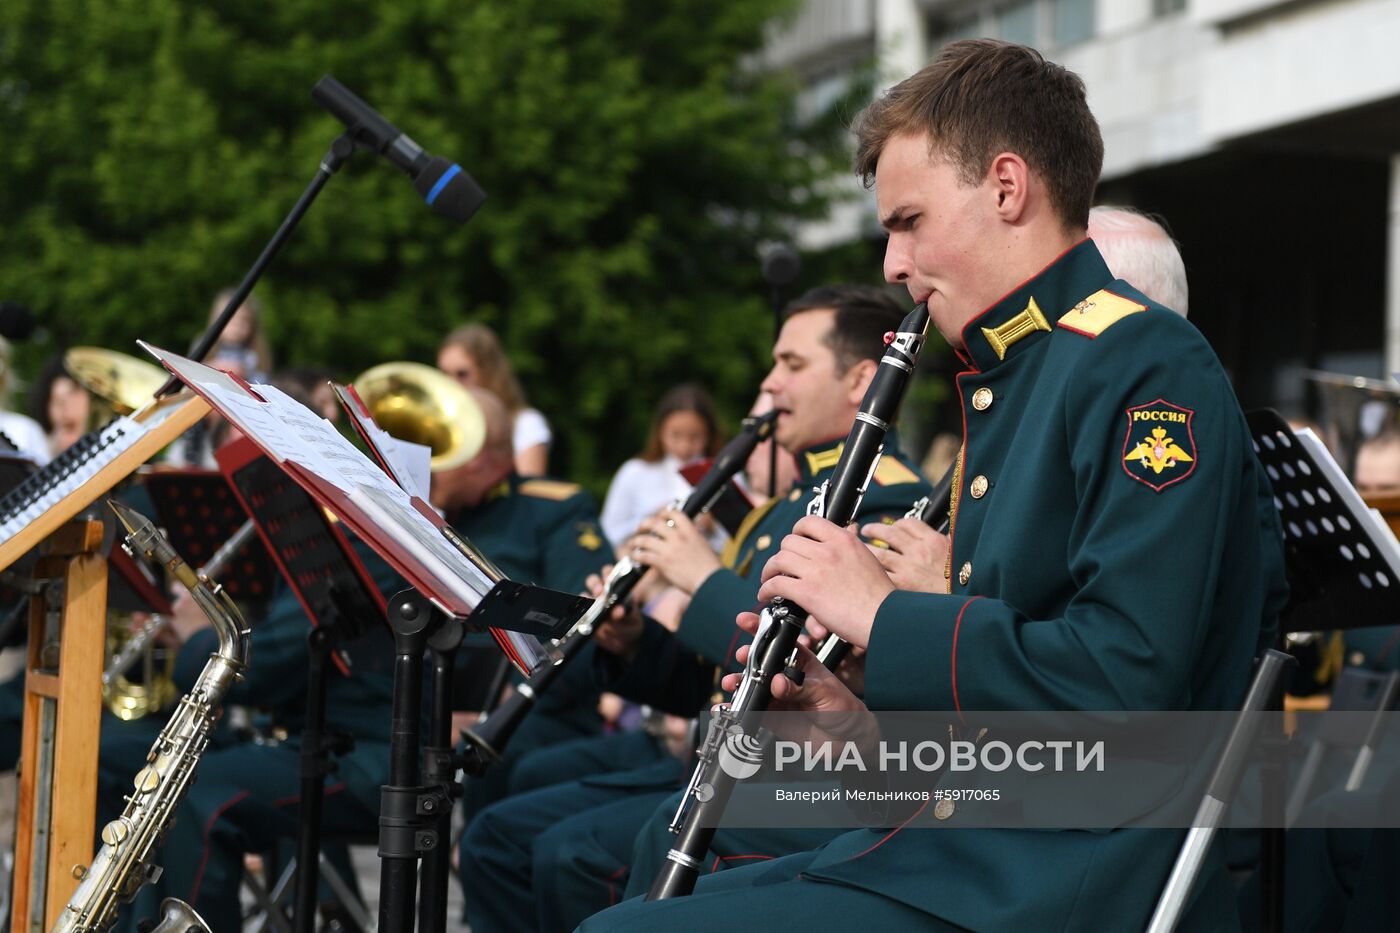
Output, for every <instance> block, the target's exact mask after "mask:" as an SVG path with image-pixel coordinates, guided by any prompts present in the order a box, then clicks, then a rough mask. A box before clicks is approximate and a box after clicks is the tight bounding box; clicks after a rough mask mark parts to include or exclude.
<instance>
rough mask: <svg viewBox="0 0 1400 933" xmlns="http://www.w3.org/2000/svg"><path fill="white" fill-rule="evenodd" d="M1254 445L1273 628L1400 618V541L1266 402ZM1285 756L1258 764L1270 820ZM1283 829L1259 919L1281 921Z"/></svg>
mask: <svg viewBox="0 0 1400 933" xmlns="http://www.w3.org/2000/svg"><path fill="white" fill-rule="evenodd" d="M1248 421H1249V430H1250V434H1251V436H1252V437H1253V439H1254V449H1255V451H1256V452H1257V453H1258V454H1259V459H1260V461H1261V462H1262V463H1263V464H1264V469H1265V471H1266V472H1267V473H1268V474H1269V481H1270V483H1272V485H1273V489H1274V506H1275V508H1277V509H1278V512H1279V518H1280V520H1281V521H1282V523H1283V531H1284V559H1285V561H1286V567H1287V573H1288V583H1289V587H1290V590H1291V593H1290V597H1289V602H1288V606H1287V608H1286V609H1285V610H1284V613H1283V618H1282V620H1281V621H1280V632H1279V637H1280V638H1282V637H1283V636H1284V635H1287V634H1289V633H1293V632H1315V631H1325V630H1328V629H1352V628H1362V627H1365V626H1369V625H1376V624H1378V623H1383V622H1385V621H1393V620H1394V619H1396V618H1397V617H1400V542H1397V541H1396V539H1395V535H1394V533H1393V532H1392V531H1391V530H1390V528H1389V527H1388V526H1387V525H1386V523H1385V522H1384V520H1383V519H1381V517H1380V516H1379V515H1378V514H1376V513H1375V512H1374V511H1373V510H1372V509H1371V508H1370V507H1369V506H1367V505H1366V503H1365V501H1364V500H1363V499H1362V498H1361V494H1360V493H1358V492H1357V491H1356V488H1355V487H1354V486H1352V484H1351V480H1350V479H1349V478H1348V477H1347V475H1346V473H1345V472H1343V470H1342V468H1341V467H1340V466H1338V464H1337V461H1336V460H1335V459H1333V457H1332V455H1331V453H1330V452H1329V451H1328V450H1327V448H1326V446H1325V445H1323V443H1322V441H1321V440H1320V439H1319V438H1318V437H1317V436H1316V435H1315V434H1314V433H1313V432H1312V431H1311V430H1308V429H1303V430H1300V431H1297V432H1295V431H1293V430H1292V429H1291V428H1289V426H1288V424H1287V422H1285V421H1284V420H1283V418H1281V417H1280V416H1279V414H1278V412H1275V411H1273V410H1271V409H1261V410H1259V411H1254V412H1251V413H1250V414H1249V415H1248ZM1284 772H1285V765H1284V763H1283V762H1282V761H1274V762H1273V763H1272V764H1270V765H1269V766H1268V767H1267V768H1265V769H1264V772H1263V778H1262V780H1263V787H1262V803H1263V806H1264V807H1265V808H1266V809H1265V813H1270V814H1273V817H1274V818H1273V825H1274V826H1275V827H1281V826H1283V825H1284V824H1283V818H1284V817H1285V809H1284V807H1285V801H1284V786H1283V785H1284ZM1283 850H1284V831H1283V829H1281V828H1272V829H1266V830H1264V831H1263V848H1262V851H1261V853H1260V880H1261V885H1260V889H1261V892H1262V895H1263V904H1262V905H1261V907H1262V913H1261V919H1262V927H1263V929H1264V930H1266V931H1272V930H1281V929H1282V928H1283V904H1284V876H1283V864H1284V851H1283Z"/></svg>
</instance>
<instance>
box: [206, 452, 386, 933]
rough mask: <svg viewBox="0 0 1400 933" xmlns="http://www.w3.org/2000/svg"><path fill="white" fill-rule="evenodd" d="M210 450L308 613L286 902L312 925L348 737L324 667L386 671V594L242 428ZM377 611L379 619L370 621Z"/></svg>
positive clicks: (298, 919) (298, 924) (306, 927)
mask: <svg viewBox="0 0 1400 933" xmlns="http://www.w3.org/2000/svg"><path fill="white" fill-rule="evenodd" d="M215 459H217V460H218V462H219V466H220V469H221V470H222V471H223V474H222V476H220V482H221V483H222V482H224V478H225V477H226V478H227V484H226V485H227V486H228V487H230V488H231V489H232V492H233V495H234V496H236V502H237V503H239V504H241V505H242V509H243V510H244V511H246V512H247V514H248V516H249V517H251V518H252V519H253V523H254V525H255V526H256V527H257V529H258V535H259V537H260V538H261V539H262V543H263V544H264V545H265V546H266V552H267V553H270V554H272V555H273V559H274V560H275V562H276V564H277V569H278V570H279V571H280V572H281V574H282V577H283V578H284V579H285V580H286V581H287V585H288V586H289V587H290V588H291V590H292V592H293V594H294V595H295V596H296V598H297V601H298V602H299V603H301V606H302V609H303V610H304V611H305V612H306V614H307V617H308V618H310V620H311V631H310V632H309V633H308V635H307V640H308V644H309V650H308V662H309V663H308V665H307V685H306V720H305V724H304V726H303V728H302V737H301V740H302V741H301V761H300V778H301V787H300V791H301V793H300V806H299V821H298V832H297V870H296V871H297V874H296V894H295V899H294V901H293V904H294V907H293V911H292V922H293V928H294V929H295V930H297V931H303V933H310V931H312V930H314V929H315V927H316V907H317V889H318V886H319V882H320V850H321V833H320V828H321V812H322V809H323V806H324V793H325V777H326V775H327V774H330V773H332V772H333V771H334V770H335V767H336V765H335V762H334V761H333V760H332V759H331V754H332V753H333V752H343V751H346V750H348V749H347V745H348V744H349V743H348V741H347V740H346V739H345V738H344V737H341V736H334V735H329V734H327V732H326V688H327V677H328V676H329V670H328V667H329V664H330V663H333V664H334V665H335V666H336V667H337V668H338V669H339V671H340V672H341V673H342V674H345V675H349V674H350V672H351V670H352V669H361V668H368V669H375V668H378V669H379V670H387V664H385V663H383V659H386V658H387V657H388V656H389V650H390V640H389V638H388V635H389V630H388V627H387V625H384V624H383V620H384V613H385V608H386V606H387V603H386V601H385V599H384V597H383V595H382V594H381V593H380V592H379V589H378V588H377V587H376V586H374V583H373V580H372V579H371V577H370V575H369V573H368V571H367V570H366V569H365V567H364V564H363V563H361V562H360V559H359V557H358V555H356V554H355V552H354V549H353V548H352V547H351V545H350V542H349V541H348V540H347V539H346V537H345V533H344V532H343V531H342V530H341V529H340V528H339V526H338V525H334V524H332V523H331V521H330V519H329V518H328V517H327V516H326V513H325V511H324V510H323V509H322V508H321V507H320V506H319V505H317V504H316V502H315V501H314V500H313V499H312V498H311V496H309V495H308V494H307V493H306V491H305V490H303V489H302V488H301V487H300V486H298V485H297V484H296V483H294V482H292V480H291V478H290V477H288V476H287V475H286V474H285V473H283V472H282V471H281V470H280V469H279V468H278V467H277V465H276V464H274V463H273V462H272V461H271V460H269V459H268V458H267V457H265V456H263V455H262V452H261V451H260V450H259V449H258V448H257V446H256V445H255V444H254V443H253V442H252V441H250V440H248V439H247V438H246V437H245V438H240V439H238V440H236V441H234V442H232V443H230V444H226V445H225V446H224V447H222V448H221V449H220V450H219V451H218V452H217V453H216V454H215ZM216 475H217V474H216ZM375 619H378V620H380V623H381V624H379V625H376V624H374V620H375ZM376 633H377V634H378V637H377V638H375V637H373V636H374V635H375V634H376ZM351 646H353V648H354V649H355V650H354V651H353V655H352V654H351V653H350V648H351ZM376 649H377V650H376ZM376 655H377V658H376ZM357 660H358V661H360V662H362V663H356V661H357ZM376 660H379V661H380V663H378V664H376V663H375V662H376ZM328 662H329V663H328ZM274 909H275V905H274Z"/></svg>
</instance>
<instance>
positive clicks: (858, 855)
mask: <svg viewBox="0 0 1400 933" xmlns="http://www.w3.org/2000/svg"><path fill="white" fill-rule="evenodd" d="M932 799H933V797H932V795H930V796H929V800H932ZM927 809H928V800H925V801H924V803H923V806H921V807H919V809H917V810H915V811H914V813H913V815H911V816H910V817H909V819H907V820H905V821H904V822H903V823H900V824H899V825H898V826H896V827H895V828H894V829H892V830H890V831H889V832H887V833H885V835H884V836H883V837H882V838H881V839H880V841H879V842H877V843H875V844H874V845H873V846H871V847H870V848H868V849H866V850H865V851H864V852H858V853H856V854H855V855H852V856H851V857H850V858H848V859H846V861H848V862H854V861H855V860H856V859H858V858H864V857H865V856H867V855H869V854H870V853H871V852H874V851H875V850H876V849H878V848H880V846H882V845H884V844H885V843H887V842H889V841H890V840H891V839H893V838H894V834H895V833H897V832H899V831H900V830H901V829H903V828H904V827H906V826H908V825H909V824H910V823H912V822H914V820H915V819H917V818H918V816H919V814H920V813H923V812H924V811H925V810H927Z"/></svg>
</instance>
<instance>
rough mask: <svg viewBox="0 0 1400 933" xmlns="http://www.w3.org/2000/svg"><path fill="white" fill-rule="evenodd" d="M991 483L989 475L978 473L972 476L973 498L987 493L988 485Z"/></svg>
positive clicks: (978, 497)
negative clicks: (988, 479)
mask: <svg viewBox="0 0 1400 933" xmlns="http://www.w3.org/2000/svg"><path fill="white" fill-rule="evenodd" d="M990 485H991V483H989V482H987V477H985V476H983V475H982V474H981V473H978V474H977V475H976V476H974V477H973V478H972V498H974V499H980V498H982V497H983V496H985V495H986V494H987V487H988V486H990Z"/></svg>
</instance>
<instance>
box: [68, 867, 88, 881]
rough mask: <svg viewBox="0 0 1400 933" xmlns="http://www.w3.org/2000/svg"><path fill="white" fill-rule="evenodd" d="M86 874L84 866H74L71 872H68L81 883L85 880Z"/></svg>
mask: <svg viewBox="0 0 1400 933" xmlns="http://www.w3.org/2000/svg"><path fill="white" fill-rule="evenodd" d="M87 873H88V870H87V866H86V865H74V866H73V870H72V871H71V872H70V874H71V875H72V876H73V877H74V878H75V879H77V880H78V881H82V880H83V879H84V878H86V877H87Z"/></svg>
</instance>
